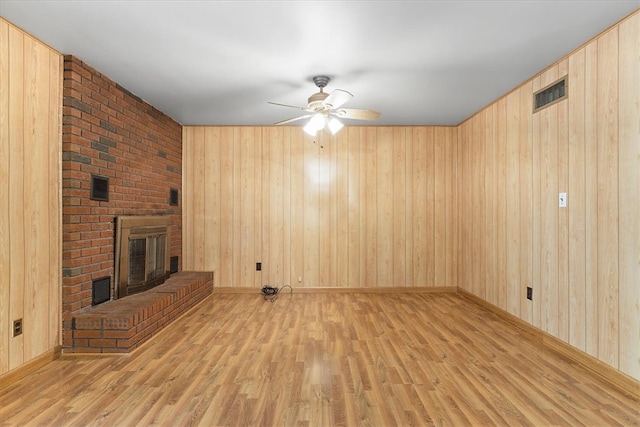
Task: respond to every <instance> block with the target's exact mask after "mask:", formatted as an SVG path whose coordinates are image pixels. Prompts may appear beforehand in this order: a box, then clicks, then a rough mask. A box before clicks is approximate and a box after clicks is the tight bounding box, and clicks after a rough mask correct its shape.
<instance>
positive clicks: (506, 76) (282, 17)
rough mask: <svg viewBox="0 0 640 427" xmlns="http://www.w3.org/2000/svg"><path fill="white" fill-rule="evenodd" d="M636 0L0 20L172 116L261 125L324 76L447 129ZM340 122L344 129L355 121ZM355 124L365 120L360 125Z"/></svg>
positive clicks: (5, 9) (384, 109)
mask: <svg viewBox="0 0 640 427" xmlns="http://www.w3.org/2000/svg"><path fill="white" fill-rule="evenodd" d="M639 7H640V0H623V1H616V0H601V1H599V0H586V1H580V0H555V1H552V0H546V1H545V0H539V1H526V0H491V1H490V0H466V1H460V0H448V1H426V0H425V1H189V0H186V1H170V0H163V1H159V0H157V1H153V0H146V1H143V0H137V1H116V0H102V1H98V0H93V1H92V0H85V1H80V0H67V1H59V0H57V1H49V0H40V1H35V0H0V15H1V16H3V17H4V18H5V19H7V20H8V21H10V22H12V23H13V24H15V25H17V26H18V27H21V28H22V29H24V30H25V31H27V32H28V33H30V34H32V35H34V36H35V37H37V38H39V39H40V40H42V41H44V42H45V43H47V44H48V45H50V46H51V47H53V48H55V49H56V50H58V51H59V52H61V53H65V54H72V55H74V56H76V57H78V58H79V59H81V60H83V61H85V62H86V63H88V64H89V65H91V66H92V67H94V68H96V69H97V70H98V71H100V72H101V73H103V74H105V75H106V76H108V77H109V78H111V79H113V80H115V81H116V82H118V83H119V84H120V85H122V86H124V87H125V88H127V89H128V90H129V91H131V92H133V93H135V94H136V95H138V96H140V97H141V98H143V99H145V100H147V101H148V102H149V103H151V104H152V105H154V106H155V107H156V108H158V109H160V110H161V111H163V112H165V113H166V114H168V115H169V116H171V117H173V118H174V119H175V120H177V121H178V122H180V123H182V124H185V125H189V124H211V125H263V124H271V123H273V122H276V121H279V120H283V119H287V118H290V117H293V116H296V115H297V114H298V113H299V111H297V110H294V109H290V108H286V107H278V106H274V105H269V104H267V101H274V102H279V103H285V104H293V105H300V106H306V99H307V97H309V96H310V95H311V94H313V93H314V92H316V91H317V88H316V87H315V86H314V84H313V82H312V81H311V77H312V76H314V75H317V74H326V75H328V76H330V77H332V81H331V82H330V83H329V85H328V86H327V88H326V92H331V90H332V89H337V88H339V89H345V90H348V91H350V92H351V93H353V94H354V98H353V99H352V100H351V101H349V103H348V104H346V105H345V107H350V108H369V109H374V110H378V111H380V112H381V113H382V116H381V118H380V120H379V121H378V122H376V124H384V125H457V124H459V123H460V122H461V121H463V120H464V119H466V118H467V117H469V116H470V115H472V114H473V113H475V112H477V111H478V110H480V109H481V108H482V107H484V106H486V105H487V104H489V103H491V102H492V101H494V100H495V99H497V98H499V97H500V96H502V95H504V94H505V93H507V92H508V91H510V90H511V89H513V88H514V87H516V86H518V85H519V84H520V83H522V82H524V81H525V80H527V79H529V78H530V77H532V76H533V75H534V74H536V73H537V72H539V71H541V70H542V69H544V68H545V67H547V66H548V65H550V64H552V63H553V62H555V61H556V60H558V59H560V58H561V57H563V56H565V55H566V54H568V53H569V52H571V51H572V50H574V49H575V48H577V47H579V46H580V45H581V44H583V43H584V42H586V41H588V40H589V39H591V38H592V37H594V36H595V35H597V34H598V33H600V32H601V31H603V30H605V29H606V28H608V27H609V26H611V25H612V24H615V23H616V22H617V21H618V20H620V19H621V18H623V17H625V16H626V15H628V14H629V13H631V12H633V11H634V10H636V9H638V8H639ZM359 123H362V122H351V123H347V124H359ZM366 124H369V123H368V122H367V123H366Z"/></svg>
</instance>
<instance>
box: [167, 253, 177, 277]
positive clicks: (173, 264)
mask: <svg viewBox="0 0 640 427" xmlns="http://www.w3.org/2000/svg"><path fill="white" fill-rule="evenodd" d="M177 272H178V257H177V256H172V257H171V258H169V273H171V274H173V273H177Z"/></svg>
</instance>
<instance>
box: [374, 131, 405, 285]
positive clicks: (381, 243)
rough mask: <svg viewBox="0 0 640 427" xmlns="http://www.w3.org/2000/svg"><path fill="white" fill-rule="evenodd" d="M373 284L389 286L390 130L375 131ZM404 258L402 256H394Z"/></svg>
mask: <svg viewBox="0 0 640 427" xmlns="http://www.w3.org/2000/svg"><path fill="white" fill-rule="evenodd" d="M375 141H376V142H375V150H376V166H377V168H376V173H375V175H376V189H377V191H376V206H377V209H376V211H377V217H376V243H377V247H378V251H377V254H376V261H375V264H374V265H375V267H376V270H377V272H376V284H377V286H386V287H389V286H392V285H393V226H394V220H395V218H394V217H393V169H394V168H393V166H394V165H393V144H394V142H393V131H392V129H391V128H389V127H380V128H377V129H376V138H375ZM398 255H399V256H404V254H398Z"/></svg>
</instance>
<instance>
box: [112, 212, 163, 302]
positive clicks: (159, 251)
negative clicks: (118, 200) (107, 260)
mask: <svg viewBox="0 0 640 427" xmlns="http://www.w3.org/2000/svg"><path fill="white" fill-rule="evenodd" d="M170 224H171V218H170V217H168V216H119V217H117V218H116V266H115V276H116V281H115V283H116V292H115V293H116V295H115V297H114V298H122V297H125V296H127V295H132V294H136V293H138V292H143V291H146V290H148V289H151V288H153V287H155V286H158V285H160V284H162V283H164V281H165V280H166V279H167V278H168V277H169V274H170V257H169V247H170V246H169V242H170V233H169V226H170Z"/></svg>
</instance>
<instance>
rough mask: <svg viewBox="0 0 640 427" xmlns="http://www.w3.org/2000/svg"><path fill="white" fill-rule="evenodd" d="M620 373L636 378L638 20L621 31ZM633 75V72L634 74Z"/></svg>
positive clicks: (639, 364) (639, 370) (639, 311)
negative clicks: (621, 371)
mask: <svg viewBox="0 0 640 427" xmlns="http://www.w3.org/2000/svg"><path fill="white" fill-rule="evenodd" d="M619 34H620V37H619V40H620V42H619V43H620V44H619V52H620V57H619V62H618V69H619V70H620V82H621V84H620V85H619V87H618V93H619V111H620V114H619V118H618V120H619V134H618V137H619V138H620V143H619V145H618V150H619V152H618V158H619V162H620V163H619V169H618V182H619V192H620V196H619V197H620V207H619V215H620V224H619V236H620V237H619V239H620V240H619V244H620V245H619V248H620V252H619V282H620V283H623V284H625V286H621V287H620V291H619V295H618V297H619V319H620V355H619V362H620V369H621V370H623V371H624V372H629V373H630V374H631V375H632V376H633V377H636V378H639V377H640V357H639V353H640V328H639V327H638V325H640V303H638V301H640V221H639V220H638V218H640V123H639V122H640V101H639V100H640V79H639V78H638V72H637V71H638V70H640V54H638V52H640V14H636V15H634V16H633V17H631V18H630V19H629V20H627V21H625V22H622V23H621V24H620V27H619ZM634 70H635V71H634Z"/></svg>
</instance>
